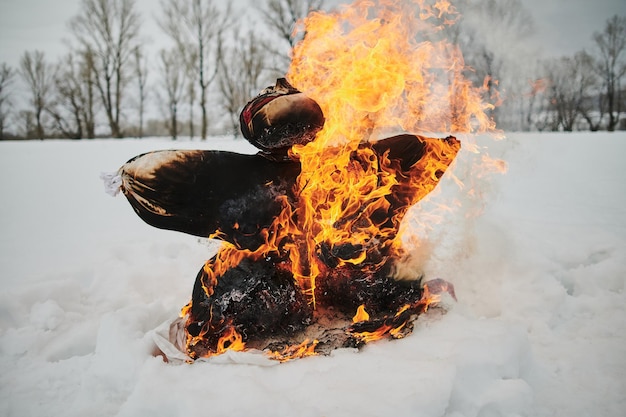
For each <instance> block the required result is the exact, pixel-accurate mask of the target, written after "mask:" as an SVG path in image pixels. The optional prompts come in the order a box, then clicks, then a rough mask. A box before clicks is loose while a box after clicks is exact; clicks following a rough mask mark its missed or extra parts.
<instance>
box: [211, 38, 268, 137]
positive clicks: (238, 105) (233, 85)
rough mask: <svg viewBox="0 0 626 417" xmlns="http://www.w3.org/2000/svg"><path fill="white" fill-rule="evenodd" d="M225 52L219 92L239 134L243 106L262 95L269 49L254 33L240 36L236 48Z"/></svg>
mask: <svg viewBox="0 0 626 417" xmlns="http://www.w3.org/2000/svg"><path fill="white" fill-rule="evenodd" d="M224 49H225V50H223V51H222V53H221V55H222V59H221V60H220V72H219V88H220V91H221V93H222V97H223V104H222V105H223V107H224V109H225V110H226V111H227V113H228V114H229V115H230V119H231V126H232V131H233V134H234V135H235V136H237V135H238V132H239V113H240V112H241V109H242V108H243V106H245V105H246V103H247V102H248V101H249V100H250V99H251V98H252V97H254V96H256V95H257V94H258V91H260V89H261V87H262V85H261V83H262V82H264V80H263V78H262V75H263V73H264V72H265V70H266V65H267V54H266V53H265V51H266V46H265V43H264V42H263V41H261V40H260V39H259V38H258V36H254V35H253V33H252V32H251V31H250V32H248V33H247V34H245V35H243V36H242V35H241V34H240V33H239V32H236V33H235V35H234V39H233V42H232V46H227V47H225V48H224Z"/></svg>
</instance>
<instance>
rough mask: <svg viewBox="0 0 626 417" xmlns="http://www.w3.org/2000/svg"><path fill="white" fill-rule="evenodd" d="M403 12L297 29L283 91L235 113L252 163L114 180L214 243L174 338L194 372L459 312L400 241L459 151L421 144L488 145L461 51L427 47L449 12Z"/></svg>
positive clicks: (234, 161) (143, 214)
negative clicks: (408, 261) (245, 353)
mask: <svg viewBox="0 0 626 417" xmlns="http://www.w3.org/2000/svg"><path fill="white" fill-rule="evenodd" d="M396 3H397V2H385V1H381V2H379V3H376V4H374V3H372V2H363V1H357V2H356V3H355V4H353V5H352V6H350V7H345V8H343V9H341V10H339V11H336V12H333V13H322V12H314V13H312V14H311V15H310V16H309V17H308V18H307V19H306V20H305V21H304V29H303V30H305V31H306V37H305V38H304V40H303V41H302V42H301V43H300V44H299V45H297V46H296V48H295V49H294V51H293V61H292V65H291V68H290V70H289V72H288V74H287V76H286V78H285V79H279V80H277V82H276V85H275V86H272V87H268V88H267V89H266V90H264V91H262V92H261V94H259V95H258V96H257V97H255V98H253V99H252V100H251V101H250V102H249V103H248V104H247V105H246V106H245V107H244V108H243V110H242V112H241V115H240V122H241V131H242V133H243V135H244V137H245V138H246V139H247V140H248V141H249V142H250V143H251V144H252V145H254V146H255V147H257V148H258V149H259V152H258V153H257V154H254V155H244V154H238V153H233V152H225V151H211V150H167V151H155V152H150V153H147V154H143V155H140V156H137V157H135V158H133V159H131V160H130V161H128V162H127V163H126V164H125V165H123V166H122V167H121V168H120V169H119V171H118V173H117V177H116V178H117V181H118V182H117V183H116V186H118V187H119V189H120V190H121V191H122V192H123V194H124V195H125V196H126V198H127V199H128V201H129V202H130V204H131V206H132V207H133V209H134V210H135V212H136V213H137V214H138V215H139V217H140V218H142V219H143V220H144V221H145V222H146V223H148V224H150V225H152V226H155V227H158V228H162V229H168V230H175V231H180V232H184V233H188V234H191V235H195V236H201V237H210V238H214V239H219V240H222V241H223V244H222V246H221V248H220V250H219V251H218V253H217V254H216V255H215V256H214V257H213V258H211V259H210V260H208V261H207V262H206V263H205V264H204V265H203V266H202V268H201V269H200V271H199V273H198V275H197V277H196V282H195V285H194V287H193V290H192V296H191V301H190V302H189V303H188V304H187V305H186V306H185V307H184V308H183V309H182V311H181V317H180V319H179V320H177V321H176V322H174V323H173V324H172V331H171V337H170V339H171V340H170V341H171V342H172V343H173V344H174V345H175V346H176V347H177V348H178V349H179V350H180V351H181V352H183V353H184V354H185V355H187V357H188V358H190V359H191V360H193V359H197V358H206V357H211V356H214V355H218V354H220V353H223V352H224V351H226V350H247V349H256V350H260V351H264V352H266V353H267V355H268V356H270V357H271V358H273V359H277V360H281V361H283V360H289V359H293V358H298V357H303V356H307V355H311V354H317V353H328V352H330V351H331V350H333V349H336V348H339V347H359V346H362V345H363V344H365V343H368V342H370V341H373V340H377V339H381V338H401V337H403V336H405V335H406V334H408V333H410V332H411V330H412V323H413V320H414V319H415V318H416V317H417V316H418V315H419V314H421V313H423V312H424V311H426V310H427V309H428V308H429V307H430V306H431V305H433V304H436V303H437V302H438V301H439V297H440V296H441V295H442V294H444V293H447V294H450V295H451V296H452V297H454V290H453V288H452V286H451V285H450V284H448V283H447V282H446V281H443V280H441V279H434V280H429V281H427V282H425V283H423V282H422V279H421V278H422V277H421V276H420V275H419V273H417V272H416V273H415V274H414V275H412V276H407V274H406V272H403V273H400V269H401V268H399V265H401V264H402V262H403V261H404V260H405V258H406V257H407V256H408V255H409V254H410V250H408V249H407V248H405V247H404V246H403V243H402V239H401V235H402V233H401V229H402V228H401V225H402V221H403V218H404V217H405V215H406V213H407V211H408V210H409V209H410V208H411V207H412V206H413V205H415V204H416V203H417V202H419V201H420V200H422V199H423V198H424V197H425V196H426V195H428V194H429V193H430V192H431V191H432V190H433V189H434V188H435V187H436V186H437V185H438V183H439V181H440V179H441V177H442V176H443V175H444V174H445V172H446V171H447V170H448V168H449V167H450V166H451V164H452V163H453V161H454V159H455V157H456V155H457V153H458V152H459V150H460V148H461V143H460V141H459V140H457V139H456V138H455V137H453V136H450V135H441V136H443V137H442V138H437V137H434V136H436V135H432V137H431V135H425V134H422V133H421V132H435V133H436V132H473V131H476V130H477V129H478V130H480V129H484V130H487V129H490V128H492V127H493V126H492V123H491V122H490V120H489V118H488V117H487V116H486V115H485V110H486V109H487V108H488V106H489V105H486V104H484V103H483V102H482V99H481V94H482V93H481V91H480V88H475V87H473V86H472V85H471V83H470V82H468V81H467V80H466V79H465V78H464V77H463V75H462V71H463V69H464V68H463V63H462V57H460V54H459V52H458V49H456V48H454V47H453V46H452V45H450V44H449V43H447V42H446V41H445V39H440V40H433V39H432V38H433V37H436V34H437V33H439V32H440V31H441V29H442V28H443V27H444V26H445V25H449V24H453V23H454V19H453V15H454V9H453V8H452V6H451V5H449V4H448V3H446V2H443V1H438V2H436V3H435V4H434V5H432V6H428V5H426V4H424V2H415V3H413V4H403V5H402V4H396ZM407 7H408V8H407ZM426 34H427V35H426ZM393 131H395V134H390V133H389V132H393ZM406 132H420V134H415V133H406Z"/></svg>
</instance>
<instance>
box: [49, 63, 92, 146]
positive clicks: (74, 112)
mask: <svg viewBox="0 0 626 417" xmlns="http://www.w3.org/2000/svg"><path fill="white" fill-rule="evenodd" d="M53 79H54V87H55V89H54V93H55V94H54V100H53V101H52V102H51V103H50V105H49V106H48V107H47V109H46V110H47V112H48V114H50V115H51V116H52V118H53V120H54V122H55V125H56V128H57V130H58V131H59V132H60V133H61V134H62V135H63V136H64V137H66V138H70V139H81V138H84V137H87V138H90V139H91V138H94V137H95V115H94V85H93V60H92V56H91V54H90V53H89V51H87V52H85V53H83V52H79V53H75V52H70V53H68V54H67V55H66V56H65V57H63V58H62V59H61V61H60V62H59V63H58V64H57V66H56V70H55V72H54V77H53Z"/></svg>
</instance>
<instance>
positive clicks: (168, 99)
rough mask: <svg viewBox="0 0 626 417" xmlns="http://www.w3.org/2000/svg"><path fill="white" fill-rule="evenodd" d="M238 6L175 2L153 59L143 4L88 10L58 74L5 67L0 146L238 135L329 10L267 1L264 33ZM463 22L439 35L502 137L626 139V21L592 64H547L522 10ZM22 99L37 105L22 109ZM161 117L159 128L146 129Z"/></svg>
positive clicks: (107, 3)
mask: <svg viewBox="0 0 626 417" xmlns="http://www.w3.org/2000/svg"><path fill="white" fill-rule="evenodd" d="M327 2H328V1H327ZM327 2H326V3H327ZM224 3H226V4H224ZM228 4H229V3H227V2H219V1H217V0H161V1H160V3H159V5H160V13H159V14H158V15H157V17H156V20H157V23H158V26H159V28H160V29H161V30H162V32H163V33H164V34H165V35H166V36H167V38H168V39H169V40H170V42H169V44H170V46H169V47H166V48H162V49H159V50H158V51H157V52H156V53H155V54H153V55H155V56H150V54H149V52H148V46H147V42H146V40H145V38H143V37H142V35H141V27H142V24H143V20H142V16H140V14H139V12H138V11H137V7H136V4H135V1H134V0H83V1H82V2H81V5H80V9H79V11H78V13H77V14H76V15H75V16H74V17H72V18H71V20H70V21H69V22H68V31H69V33H70V34H71V36H72V45H71V46H70V47H68V51H67V53H66V54H65V55H63V56H62V57H61V58H59V59H58V60H57V62H50V61H48V60H47V59H46V56H45V54H44V53H43V52H41V51H38V50H34V51H25V52H24V53H23V54H22V56H21V59H20V63H19V67H18V68H12V67H10V66H9V65H7V64H5V63H3V64H1V65H0V139H17V138H27V139H35V138H40V139H43V138H51V137H57V138H72V139H80V138H94V137H96V136H106V137H116V138H121V137H126V136H135V137H143V136H161V135H169V136H171V137H173V138H177V137H178V136H181V135H185V136H191V137H194V136H199V137H201V138H202V139H205V138H207V136H209V135H211V134H226V133H230V134H234V135H237V133H238V131H239V127H238V124H239V112H240V111H241V108H242V107H243V106H244V105H245V104H246V103H247V101H248V100H249V99H250V98H251V97H254V96H255V95H256V94H258V92H259V91H260V90H261V89H262V88H263V87H266V86H267V85H270V84H273V80H274V79H275V78H277V77H280V76H282V75H283V74H284V73H285V71H286V70H287V68H288V65H289V60H290V58H289V53H290V50H291V48H292V47H293V46H294V45H295V44H296V43H297V42H298V41H299V40H300V39H301V38H302V37H303V36H306V34H303V33H301V32H298V31H294V26H295V25H296V24H297V22H298V20H299V19H301V18H303V17H305V16H306V15H307V14H308V13H309V11H311V10H319V9H323V8H325V7H328V5H327V4H325V2H324V0H266V1H261V2H258V3H255V5H254V6H253V7H252V8H253V9H254V16H256V18H257V20H259V18H260V23H262V26H261V25H260V24H258V23H256V22H255V25H251V24H250V25H247V24H245V23H243V24H242V21H243V20H244V16H245V14H246V13H245V12H242V11H240V10H233V9H232V8H231V6H229V5H228ZM457 9H458V11H459V15H458V16H459V17H458V19H457V22H456V23H455V24H454V25H450V26H448V27H447V28H446V30H444V31H443V33H442V34H439V35H437V36H446V37H447V38H448V39H449V40H450V41H452V42H453V43H455V44H457V45H458V46H459V48H460V49H461V51H462V52H463V56H464V59H465V63H466V65H467V66H468V67H469V69H468V70H467V71H465V73H464V75H466V76H467V77H469V78H470V79H472V80H473V81H474V82H475V83H477V84H482V85H483V86H484V87H485V88H484V91H485V95H486V97H485V98H486V99H487V100H489V101H491V102H496V103H497V104H498V106H496V107H495V108H494V110H492V112H493V113H492V116H493V117H494V119H495V120H496V123H497V125H498V126H499V127H500V128H501V129H504V130H521V131H528V130H539V131H541V130H552V131H558V130H564V131H572V130H601V129H605V130H610V131H612V130H616V129H626V120H625V118H624V114H623V113H626V104H625V102H626V94H625V88H624V86H623V82H624V77H625V75H626V17H623V16H622V17H620V16H613V17H612V18H610V19H609V20H607V22H606V25H605V27H604V28H603V30H601V31H598V32H595V33H594V34H593V49H591V50H589V51H585V50H582V51H580V52H578V53H576V54H574V55H573V56H564V57H560V58H551V59H544V60H538V59H537V58H536V57H534V56H533V51H532V49H530V48H529V47H528V45H527V44H525V40H526V39H528V38H529V37H530V35H531V34H532V31H533V21H532V17H531V15H530V13H529V12H528V11H527V10H526V9H525V8H524V6H523V4H522V2H521V1H520V0H478V1H475V2H461V3H459V5H458V6H457ZM235 19H236V21H235ZM18 81H21V83H22V85H24V86H25V88H26V90H27V91H18V90H17V85H18ZM20 92H21V93H22V94H23V95H25V96H26V97H28V102H27V105H26V107H25V108H23V109H16V108H15V103H14V102H15V98H16V95H17V93H20ZM150 105H151V106H152V107H153V109H152V110H153V111H152V114H154V113H155V112H156V113H157V114H158V116H157V117H154V115H152V116H151V117H150V118H149V119H148V120H146V115H147V114H148V108H149V107H150ZM221 115H225V116H221Z"/></svg>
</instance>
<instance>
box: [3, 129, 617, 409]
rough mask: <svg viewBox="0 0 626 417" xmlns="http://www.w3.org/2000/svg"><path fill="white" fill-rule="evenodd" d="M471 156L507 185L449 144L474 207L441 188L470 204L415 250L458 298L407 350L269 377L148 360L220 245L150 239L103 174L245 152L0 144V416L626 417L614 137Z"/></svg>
mask: <svg viewBox="0 0 626 417" xmlns="http://www.w3.org/2000/svg"><path fill="white" fill-rule="evenodd" d="M480 143H481V144H484V145H486V146H488V147H489V153H490V154H491V155H492V156H495V157H501V158H503V159H505V160H506V161H507V163H508V168H509V170H508V173H507V174H505V175H497V176H489V177H481V176H480V174H479V173H477V172H475V171H472V168H471V165H470V163H469V161H470V160H471V159H472V158H473V157H474V156H472V154H471V152H468V151H463V152H462V153H461V154H460V156H459V160H458V161H457V165H456V167H455V169H454V174H455V175H456V176H457V177H459V179H460V180H461V181H463V182H464V183H465V184H466V186H469V185H471V186H472V187H474V191H475V192H474V193H473V196H474V197H473V198H472V199H469V198H466V197H463V195H464V194H463V193H462V192H461V191H460V189H459V187H458V186H457V185H456V184H455V182H454V181H453V180H452V179H451V178H450V177H451V176H449V175H446V177H447V178H444V180H443V181H442V183H441V184H440V187H439V194H438V195H435V196H433V198H432V200H433V201H434V202H437V201H438V200H437V199H441V200H442V201H443V200H446V199H455V198H456V200H458V201H461V202H462V203H464V205H463V206H461V207H460V208H459V209H457V210H455V211H452V212H450V213H447V214H446V215H445V216H444V220H445V221H444V223H442V224H440V225H438V226H436V227H435V228H434V229H433V230H431V231H430V232H429V234H428V235H427V242H426V244H425V246H424V248H425V249H424V254H425V255H423V256H422V258H423V261H424V262H425V263H424V265H423V267H424V270H425V272H426V274H427V276H428V277H431V278H434V277H441V278H444V279H446V280H448V281H451V282H452V283H454V285H455V288H456V295H457V298H458V302H457V303H451V304H450V308H449V311H447V312H446V313H445V314H444V313H443V312H442V311H441V310H431V311H430V312H429V313H427V314H425V315H423V316H421V317H420V318H419V319H418V320H417V322H416V325H415V330H414V332H413V333H412V334H411V335H410V336H408V337H407V338H405V339H403V340H398V341H380V342H376V343H372V344H369V345H368V346H366V347H365V348H364V349H362V350H361V351H360V352H356V351H354V350H350V349H344V350H338V351H335V352H334V354H333V355H331V356H329V357H310V358H305V359H300V360H296V361H293V362H288V363H283V364H276V363H274V362H272V364H274V366H265V365H267V364H266V363H259V364H254V360H252V359H251V357H249V358H250V360H248V361H247V362H248V363H243V364H233V363H228V361H208V362H202V363H201V362H196V363H194V364H184V363H183V364H174V363H164V362H163V361H162V360H161V359H160V358H157V357H153V356H152V354H151V352H152V349H153V347H154V343H153V332H154V329H156V328H157V327H158V326H159V325H161V324H162V323H163V322H165V321H167V320H170V319H172V318H174V317H176V316H177V314H178V312H179V310H180V308H181V307H182V306H183V305H184V304H186V303H187V301H188V299H189V296H190V293H191V288H192V285H193V281H194V279H195V275H196V273H197V271H198V269H199V268H200V266H201V265H202V263H203V262H204V260H206V259H207V258H208V257H209V256H211V254H212V253H214V251H215V250H216V245H215V244H214V243H211V242H209V241H204V240H199V239H197V238H195V237H192V236H187V235H184V234H181V233H176V232H170V231H163V230H158V229H154V228H151V227H150V226H148V225H146V224H145V223H143V222H142V221H141V220H140V219H139V218H138V217H137V216H136V215H135V214H134V212H133V210H132V209H131V207H130V206H129V205H128V203H127V202H126V201H125V200H124V198H123V197H121V196H118V197H117V198H111V197H110V196H109V195H107V194H106V193H105V192H104V187H103V184H102V181H101V180H100V179H99V175H100V173H101V172H103V171H105V172H106V171H115V170H116V169H117V168H118V167H119V166H120V165H121V164H123V163H124V162H125V161H126V160H128V159H129V158H131V157H133V156H135V155H137V154H139V153H142V152H146V151H149V150H154V149H168V148H211V149H225V150H234V151H238V152H244V153H252V152H254V149H253V148H252V147H251V146H250V145H248V144H247V143H246V142H243V141H236V140H231V139H227V138H213V139H210V140H208V141H206V142H198V141H189V140H187V141H179V142H172V141H168V140H159V139H144V140H130V139H127V140H93V141H78V142H71V141H44V142H1V143H0V177H1V178H2V180H0V194H1V195H2V203H1V204H0V225H1V227H0V230H1V231H2V232H1V234H0V271H1V276H0V280H1V284H2V292H1V294H0V415H2V416H40V415H46V416H85V415H90V416H195V415H215V416H221V415H228V416H256V415H259V416H264V415H273V416H294V415H298V416H322V415H325V416H381V415H394V416H450V417H460V416H481V417H491V416H574V415H576V416H622V415H625V414H626V396H625V395H624V393H625V392H626V386H625V379H626V377H624V375H626V337H625V335H626V314H625V313H626V296H625V292H624V286H625V282H626V220H625V218H626V216H625V215H626V209H625V207H626V164H624V163H623V158H624V155H626V134H624V133H613V134H609V133H574V134H556V133H550V134H538V133H533V134H509V135H508V138H507V139H505V140H503V141H501V142H493V141H491V140H490V139H484V140H483V139H480ZM465 191H467V189H466V190H465ZM476 196H479V197H480V198H478V197H476ZM465 203H467V204H466V205H465ZM425 206H427V204H426V203H425V204H424V207H425ZM424 207H422V206H420V207H417V208H416V209H415V210H414V211H412V213H411V217H412V218H413V219H414V220H415V219H419V218H420V217H423V218H426V212H425V211H423V210H425V208H424ZM476 210H482V215H481V216H479V217H468V216H466V215H467V214H469V213H470V212H474V211H476ZM242 355H244V358H245V357H246V355H253V354H252V353H243V354H242ZM244 362H246V360H244Z"/></svg>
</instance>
